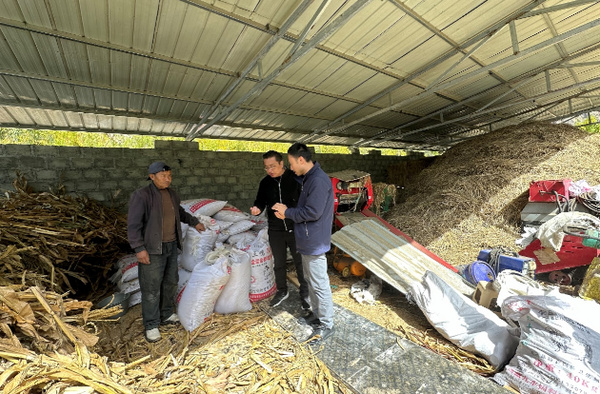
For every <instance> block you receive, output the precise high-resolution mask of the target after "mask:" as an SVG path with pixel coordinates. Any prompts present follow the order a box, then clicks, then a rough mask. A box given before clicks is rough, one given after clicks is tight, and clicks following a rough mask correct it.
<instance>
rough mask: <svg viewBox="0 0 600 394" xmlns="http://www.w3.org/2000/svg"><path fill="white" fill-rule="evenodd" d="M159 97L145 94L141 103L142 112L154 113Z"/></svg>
mask: <svg viewBox="0 0 600 394" xmlns="http://www.w3.org/2000/svg"><path fill="white" fill-rule="evenodd" d="M160 100H161V99H160V98H158V97H153V96H145V97H144V103H143V105H142V112H143V113H145V114H154V113H156V108H157V107H158V104H159V103H160Z"/></svg>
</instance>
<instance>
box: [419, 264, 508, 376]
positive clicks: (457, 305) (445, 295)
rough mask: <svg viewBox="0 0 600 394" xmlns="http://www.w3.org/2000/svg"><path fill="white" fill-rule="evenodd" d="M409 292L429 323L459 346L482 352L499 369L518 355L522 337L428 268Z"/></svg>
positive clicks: (492, 313) (474, 351) (478, 352)
mask: <svg viewBox="0 0 600 394" xmlns="http://www.w3.org/2000/svg"><path fill="white" fill-rule="evenodd" d="M410 295H411V296H412V298H413V299H414V300H415V301H416V303H417V305H418V306H419V308H420V309H421V310H422V311H423V313H424V314H425V317H426V318H427V320H428V321H429V323H431V325H432V326H433V327H435V329H436V330H437V331H438V332H439V333H440V334H442V335H443V336H444V338H446V339H448V340H449V341H450V342H452V343H454V344H455V345H456V346H458V347H460V348H462V349H465V350H468V351H470V352H473V353H477V354H480V355H482V356H483V357H484V358H485V359H486V360H488V361H489V362H490V364H492V365H493V366H494V367H496V368H498V367H500V366H502V365H504V364H505V363H506V362H508V360H510V358H511V357H512V356H513V355H514V354H515V349H516V348H517V344H518V341H519V339H518V337H516V336H515V335H513V333H512V331H513V329H512V328H511V327H510V326H509V325H508V324H507V323H506V322H505V321H504V320H502V319H500V318H499V317H498V316H496V314H494V312H492V311H491V310H489V309H487V308H484V307H483V306H480V305H477V304H475V303H474V302H473V301H471V300H470V299H468V298H467V297H465V296H464V295H463V294H461V293H459V292H458V291H456V290H455V289H454V288H452V287H451V286H449V285H448V284H447V283H445V282H444V281H443V280H442V279H440V278H439V277H438V276H437V275H436V274H434V273H433V272H431V271H427V272H426V273H425V275H424V276H423V283H418V282H417V283H416V284H415V285H413V287H412V288H411V290H410Z"/></svg>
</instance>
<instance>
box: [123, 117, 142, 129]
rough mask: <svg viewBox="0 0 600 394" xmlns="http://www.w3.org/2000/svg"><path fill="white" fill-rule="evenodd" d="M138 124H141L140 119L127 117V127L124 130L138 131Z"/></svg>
mask: <svg viewBox="0 0 600 394" xmlns="http://www.w3.org/2000/svg"><path fill="white" fill-rule="evenodd" d="M140 123H141V119H140V118H132V117H131V116H128V117H127V126H126V127H125V130H127V131H134V132H136V131H140Z"/></svg>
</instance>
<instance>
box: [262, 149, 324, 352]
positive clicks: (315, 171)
mask: <svg viewBox="0 0 600 394" xmlns="http://www.w3.org/2000/svg"><path fill="white" fill-rule="evenodd" d="M288 160H289V163H290V167H291V169H292V171H294V173H295V174H296V175H297V176H298V177H299V181H300V182H301V185H302V189H301V192H300V197H299V199H298V204H297V205H296V207H294V208H292V207H289V208H288V207H287V206H286V205H284V204H280V203H277V204H275V205H273V210H274V211H275V215H276V216H277V217H278V218H280V219H285V218H288V219H291V220H292V221H293V222H294V223H295V231H294V233H295V237H296V249H297V250H298V252H300V254H301V255H302V267H303V271H304V277H305V278H306V280H307V282H308V295H309V299H310V306H311V307H312V313H311V315H309V316H307V318H306V320H307V322H312V326H313V328H314V331H313V333H312V334H311V336H310V337H309V338H312V339H313V341H314V342H320V341H322V340H324V339H325V338H327V337H329V336H330V335H331V334H332V333H333V297H332V294H331V287H330V285H329V276H328V275H327V258H326V257H325V253H326V252H327V251H329V249H330V248H331V227H332V223H333V187H332V185H331V180H330V179H329V177H328V176H327V174H325V172H324V171H323V170H322V169H321V166H320V164H319V163H317V162H313V161H312V160H311V152H310V150H309V149H308V147H307V146H306V145H304V144H301V143H295V144H294V145H292V146H291V147H290V148H289V149H288Z"/></svg>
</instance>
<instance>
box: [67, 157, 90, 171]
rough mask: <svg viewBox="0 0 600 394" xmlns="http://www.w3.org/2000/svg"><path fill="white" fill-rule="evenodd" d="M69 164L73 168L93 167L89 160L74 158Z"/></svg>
mask: <svg viewBox="0 0 600 394" xmlns="http://www.w3.org/2000/svg"><path fill="white" fill-rule="evenodd" d="M71 164H72V166H73V168H81V169H84V168H92V167H94V162H93V160H90V159H89V158H80V157H74V158H72V159H71Z"/></svg>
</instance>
